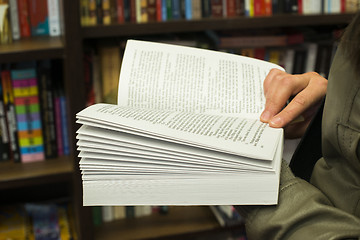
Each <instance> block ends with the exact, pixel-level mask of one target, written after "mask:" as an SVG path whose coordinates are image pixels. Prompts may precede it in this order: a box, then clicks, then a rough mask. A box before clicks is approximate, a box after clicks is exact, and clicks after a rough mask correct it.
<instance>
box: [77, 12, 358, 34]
mask: <svg viewBox="0 0 360 240" xmlns="http://www.w3.org/2000/svg"><path fill="white" fill-rule="evenodd" d="M352 16H353V14H348V13H345V14H328V15H299V14H282V15H274V16H268V17H237V18H204V19H200V20H188V21H187V20H171V21H166V22H150V23H124V24H112V25H97V26H85V27H82V29H81V35H82V37H83V39H99V38H106V37H119V36H127V37H129V36H130V37H131V36H139V35H149V34H166V33H182V32H196V31H205V30H244V29H266V28H285V27H303V26H331V25H345V24H347V23H349V22H350V20H351V18H352Z"/></svg>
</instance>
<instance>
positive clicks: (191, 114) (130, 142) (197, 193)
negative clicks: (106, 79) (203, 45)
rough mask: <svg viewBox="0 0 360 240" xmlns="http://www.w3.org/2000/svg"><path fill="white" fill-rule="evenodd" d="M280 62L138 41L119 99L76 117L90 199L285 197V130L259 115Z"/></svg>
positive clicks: (228, 201) (193, 201)
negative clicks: (265, 83) (280, 192)
mask: <svg viewBox="0 0 360 240" xmlns="http://www.w3.org/2000/svg"><path fill="white" fill-rule="evenodd" d="M272 68H278V69H282V68H281V67H280V66H278V65H275V64H272V63H269V62H266V61H261V60H258V59H253V58H248V57H244V56H239V55H235V54H229V53H223V52H217V51H211V50H205V49H198V48H192V47H185V46H177V45H170V44H164V43H155V42H146V41H136V40H129V41H128V42H127V45H126V48H125V52H124V56H123V61H122V66H121V72H120V77H119V87H118V101H117V105H115V104H95V105H92V106H89V107H87V108H86V109H84V110H82V111H81V112H79V113H78V114H77V122H78V123H79V124H81V125H82V126H81V127H80V128H79V129H78V131H77V139H78V141H77V144H78V150H79V151H80V153H79V156H80V157H81V160H80V169H81V171H82V180H83V204H84V205H232V204H276V203H277V198H278V187H279V171H280V165H281V156H282V148H283V130H282V129H275V128H270V127H269V126H268V125H267V124H265V123H262V122H260V120H259V115H260V113H261V111H262V109H263V108H264V104H265V97H264V96H263V89H262V88H263V80H264V79H265V76H266V75H267V73H268V72H269V71H270V69H272ZM282 70H283V69H282Z"/></svg>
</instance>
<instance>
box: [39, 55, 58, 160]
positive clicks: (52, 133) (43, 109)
mask: <svg viewBox="0 0 360 240" xmlns="http://www.w3.org/2000/svg"><path fill="white" fill-rule="evenodd" d="M51 64H52V63H51V61H50V60H47V61H45V60H44V61H41V62H40V63H39V64H38V67H37V74H38V80H39V81H38V88H39V102H40V113H41V122H42V130H43V140H44V153H45V158H46V159H49V158H54V157H57V153H58V150H57V143H56V141H57V137H56V128H55V126H56V124H55V114H54V113H55V106H54V88H55V87H54V81H55V79H54V78H53V77H52V76H53V75H54V73H52V68H51ZM55 74H58V72H56V73H55Z"/></svg>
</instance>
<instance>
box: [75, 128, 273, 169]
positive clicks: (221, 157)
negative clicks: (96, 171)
mask: <svg viewBox="0 0 360 240" xmlns="http://www.w3.org/2000/svg"><path fill="white" fill-rule="evenodd" d="M77 133H78V134H77V139H79V140H82V139H86V140H87V141H91V142H92V144H97V143H98V142H99V141H100V146H101V145H102V143H105V144H107V147H106V149H114V148H113V147H112V146H115V148H116V146H123V145H124V144H125V146H127V147H129V146H131V148H134V149H140V150H149V149H152V150H153V151H157V152H159V153H163V154H168V155H170V156H172V155H175V156H179V157H186V158H187V159H189V160H193V161H197V162H201V161H202V162H206V163H208V164H213V165H220V166H228V167H240V166H241V168H243V169H258V170H264V168H267V169H273V166H274V162H273V161H263V160H257V159H250V158H246V157H242V156H236V155H232V154H226V153H221V152H216V151H211V150H207V149H201V148H196V147H191V146H186V145H182V144H176V143H172V142H168V141H162V140H157V139H149V138H144V137H139V136H136V135H131V134H127V133H120V132H116V131H112V130H109V129H99V128H96V127H91V126H84V125H83V126H81V127H80V128H79V129H78V131H77ZM79 143H82V141H80V142H78V145H79Z"/></svg>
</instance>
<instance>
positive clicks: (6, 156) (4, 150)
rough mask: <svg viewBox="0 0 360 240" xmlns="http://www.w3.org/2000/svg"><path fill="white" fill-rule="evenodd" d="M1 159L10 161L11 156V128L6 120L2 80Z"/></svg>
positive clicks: (0, 102) (0, 85)
mask: <svg viewBox="0 0 360 240" xmlns="http://www.w3.org/2000/svg"><path fill="white" fill-rule="evenodd" d="M0 135H1V136H0V137H1V139H0V140H1V142H0V161H8V160H10V157H11V146H10V138H9V128H8V123H7V121H6V111H5V106H4V100H3V88H2V84H1V82H0Z"/></svg>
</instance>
